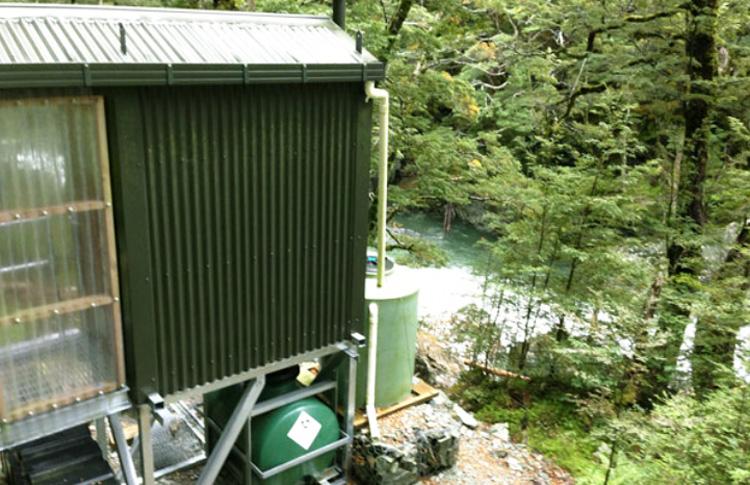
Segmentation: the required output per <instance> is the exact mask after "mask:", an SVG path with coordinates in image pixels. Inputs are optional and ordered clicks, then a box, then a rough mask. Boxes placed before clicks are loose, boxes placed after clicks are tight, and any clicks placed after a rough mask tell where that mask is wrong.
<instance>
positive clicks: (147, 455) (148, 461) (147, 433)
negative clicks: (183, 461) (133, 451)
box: [138, 404, 156, 485]
mask: <svg viewBox="0 0 750 485" xmlns="http://www.w3.org/2000/svg"><path fill="white" fill-rule="evenodd" d="M138 436H139V438H140V441H139V442H140V444H141V446H140V452H141V477H143V485H154V484H155V482H156V480H155V479H154V444H153V442H152V440H151V406H149V405H148V404H141V405H140V406H138Z"/></svg>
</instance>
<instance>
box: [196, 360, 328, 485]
mask: <svg viewBox="0 0 750 485" xmlns="http://www.w3.org/2000/svg"><path fill="white" fill-rule="evenodd" d="M298 373H299V369H298V367H296V366H295V367H293V368H290V369H285V370H283V371H279V372H277V373H273V374H269V375H268V376H267V377H266V386H265V388H264V390H263V392H262V393H261V395H260V397H259V398H258V402H261V401H264V400H266V399H271V398H274V397H277V396H281V395H283V394H286V393H289V392H293V391H295V390H297V389H299V384H298V383H297V381H296V377H297V374H298ZM242 391H243V388H242V387H241V386H233V387H230V388H226V389H222V390H220V391H216V392H213V393H211V394H208V395H206V397H205V399H204V403H205V408H206V414H207V415H208V416H209V417H210V418H211V419H212V420H213V421H214V422H215V423H216V424H218V425H219V426H220V427H223V426H224V425H225V424H226V422H227V420H228V419H229V416H230V415H231V413H232V411H233V409H234V407H235V406H236V405H237V402H238V401H239V398H240V396H241V395H242ZM251 431H252V433H251V443H252V461H253V463H255V464H256V465H257V466H258V468H260V469H261V470H263V471H266V470H270V469H271V468H273V467H275V466H278V465H281V464H283V463H286V462H288V461H290V460H293V459H295V458H297V457H300V456H302V455H304V454H306V453H309V452H311V451H314V450H317V449H319V448H322V447H323V446H326V445H328V444H331V443H333V442H334V441H336V440H338V439H339V437H340V436H339V423H338V419H337V418H336V414H335V413H334V412H333V411H332V410H331V409H330V408H329V407H328V406H326V405H325V404H324V403H323V402H321V401H320V400H319V399H317V398H315V397H309V398H306V399H302V400H299V401H295V402H293V403H291V404H287V405H285V406H282V407H280V408H278V409H275V410H273V411H270V412H268V413H265V414H261V415H260V416H256V417H255V418H253V420H252V423H251ZM211 438H213V439H211ZM217 440H218V437H210V439H209V448H210V447H211V446H213V445H214V444H215V443H216V441H217ZM245 443H247V430H246V429H245V430H243V432H242V434H241V435H240V437H239V438H238V440H237V444H236V446H237V447H238V448H239V450H240V451H242V452H243V453H245V452H246V451H247V446H246V445H245ZM335 457H336V452H335V451H332V452H330V453H326V454H324V455H321V456H319V457H317V458H315V459H314V460H310V461H308V462H306V463H303V464H301V465H298V466H296V467H294V468H291V469H289V470H287V471H285V472H282V473H280V474H278V475H276V476H274V477H271V478H269V479H267V480H260V479H258V478H257V477H254V478H253V483H262V484H265V485H287V484H296V483H301V482H303V481H304V478H305V477H308V476H313V475H316V474H318V473H320V472H322V471H324V470H325V469H327V468H328V467H330V466H331V465H332V464H333V461H334V459H335ZM238 461H239V460H238V459H237V455H236V454H234V453H231V454H230V458H229V459H228V460H227V463H228V467H229V469H230V471H231V472H232V474H234V475H235V476H237V475H240V476H241V475H242V474H243V473H245V472H244V471H243V470H246V467H245V466H244V464H243V463H238ZM241 482H244V480H241Z"/></svg>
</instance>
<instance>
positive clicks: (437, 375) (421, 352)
mask: <svg viewBox="0 0 750 485" xmlns="http://www.w3.org/2000/svg"><path fill="white" fill-rule="evenodd" d="M415 371H416V373H417V375H418V376H419V377H421V378H422V379H423V380H424V381H425V382H426V383H428V384H430V385H432V386H436V387H444V388H448V387H451V386H453V385H455V384H456V382H457V380H458V375H459V374H460V373H461V367H460V366H459V365H458V364H457V360H456V359H455V358H454V357H452V356H451V354H450V352H449V351H448V350H446V349H445V348H444V347H443V345H442V344H440V342H438V340H437V338H435V337H434V336H433V335H430V334H428V333H426V332H423V331H419V332H418V333H417V356H416V361H415Z"/></svg>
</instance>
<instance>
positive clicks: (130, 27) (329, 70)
mask: <svg viewBox="0 0 750 485" xmlns="http://www.w3.org/2000/svg"><path fill="white" fill-rule="evenodd" d="M55 72H56V73H57V74H56V75H55V74H54V73H55ZM128 73H130V74H129V75H128ZM50 75H52V76H53V77H54V78H55V79H56V80H57V83H52V82H50V79H49V76H50ZM383 75H384V66H383V64H382V63H381V62H379V61H378V60H377V59H376V58H375V57H374V56H372V54H370V53H369V52H367V51H366V50H363V52H361V53H359V52H357V50H356V47H355V41H354V40H353V39H352V38H351V37H349V36H348V35H347V34H346V33H345V32H344V31H343V30H341V29H340V28H339V27H338V26H337V25H336V24H334V23H333V22H332V21H331V20H330V19H328V18H326V17H311V16H301V15H275V14H256V13H238V12H215V11H204V10H181V9H149V8H127V7H88V6H87V7H82V6H60V5H38V4H37V5H29V4H13V5H10V4H4V5H1V4H0V87H8V86H9V83H10V84H13V83H16V84H19V85H28V81H32V82H33V83H34V84H35V85H45V86H49V85H72V84H75V82H74V81H75V80H78V81H80V83H79V84H83V85H110V84H118V85H120V84H163V83H166V84H196V83H201V84H206V83H217V82H218V83H222V82H226V83H233V82H238V83H242V82H245V83H248V82H273V81H285V82H294V81H299V82H306V81H337V80H339V81H347V80H349V81H352V80H369V79H382V77H383ZM79 78H80V79H79ZM22 80H25V81H26V82H23V83H21V82H20V81H22ZM39 83H41V84H39Z"/></svg>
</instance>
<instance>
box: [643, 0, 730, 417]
mask: <svg viewBox="0 0 750 485" xmlns="http://www.w3.org/2000/svg"><path fill="white" fill-rule="evenodd" d="M716 9H717V0H691V2H690V3H689V4H688V6H687V14H688V26H687V32H686V34H687V35H686V39H687V40H686V47H685V53H686V55H687V60H688V67H687V74H688V77H689V79H690V85H689V86H690V87H689V91H688V93H686V99H685V101H684V103H683V107H682V109H683V116H684V118H685V148H684V160H683V161H682V166H681V170H680V172H681V173H680V178H681V179H682V181H681V182H680V183H679V187H680V189H679V193H678V194H677V202H678V207H677V211H676V213H677V217H676V218H675V225H676V227H675V228H674V229H675V231H674V232H676V233H677V236H673V237H672V238H671V241H670V242H669V244H668V247H667V259H668V263H669V266H668V276H669V279H668V281H667V285H666V287H665V291H664V293H663V304H662V305H661V309H660V318H659V330H660V331H661V333H662V335H663V337H664V338H665V342H664V343H663V344H661V345H659V346H657V347H656V348H655V349H654V350H655V351H654V352H653V353H652V354H651V355H650V356H649V358H647V359H646V366H647V379H646V382H647V385H646V386H645V387H644V388H643V389H642V394H641V396H639V402H640V403H641V404H644V405H648V404H649V403H651V402H652V401H653V399H654V398H655V397H656V396H657V395H659V394H661V393H663V392H665V391H668V389H669V385H670V383H671V382H672V381H673V379H674V377H675V369H676V367H677V358H678V356H679V352H680V345H681V344H682V341H683V336H684V333H685V327H686V326H687V324H688V321H689V318H690V307H689V304H688V303H687V302H689V301H690V300H691V298H690V296H691V295H692V294H693V292H694V285H692V284H691V280H692V281H694V280H695V278H697V275H698V273H699V271H700V265H699V264H698V262H699V261H700V259H701V241H700V234H701V232H702V229H703V226H704V225H705V223H706V208H705V200H704V194H703V192H704V186H705V180H706V168H707V166H708V157H709V138H710V135H711V133H710V131H711V124H710V121H711V115H712V111H713V102H712V95H713V88H712V82H713V79H714V77H715V74H716V41H715V33H716Z"/></svg>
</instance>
